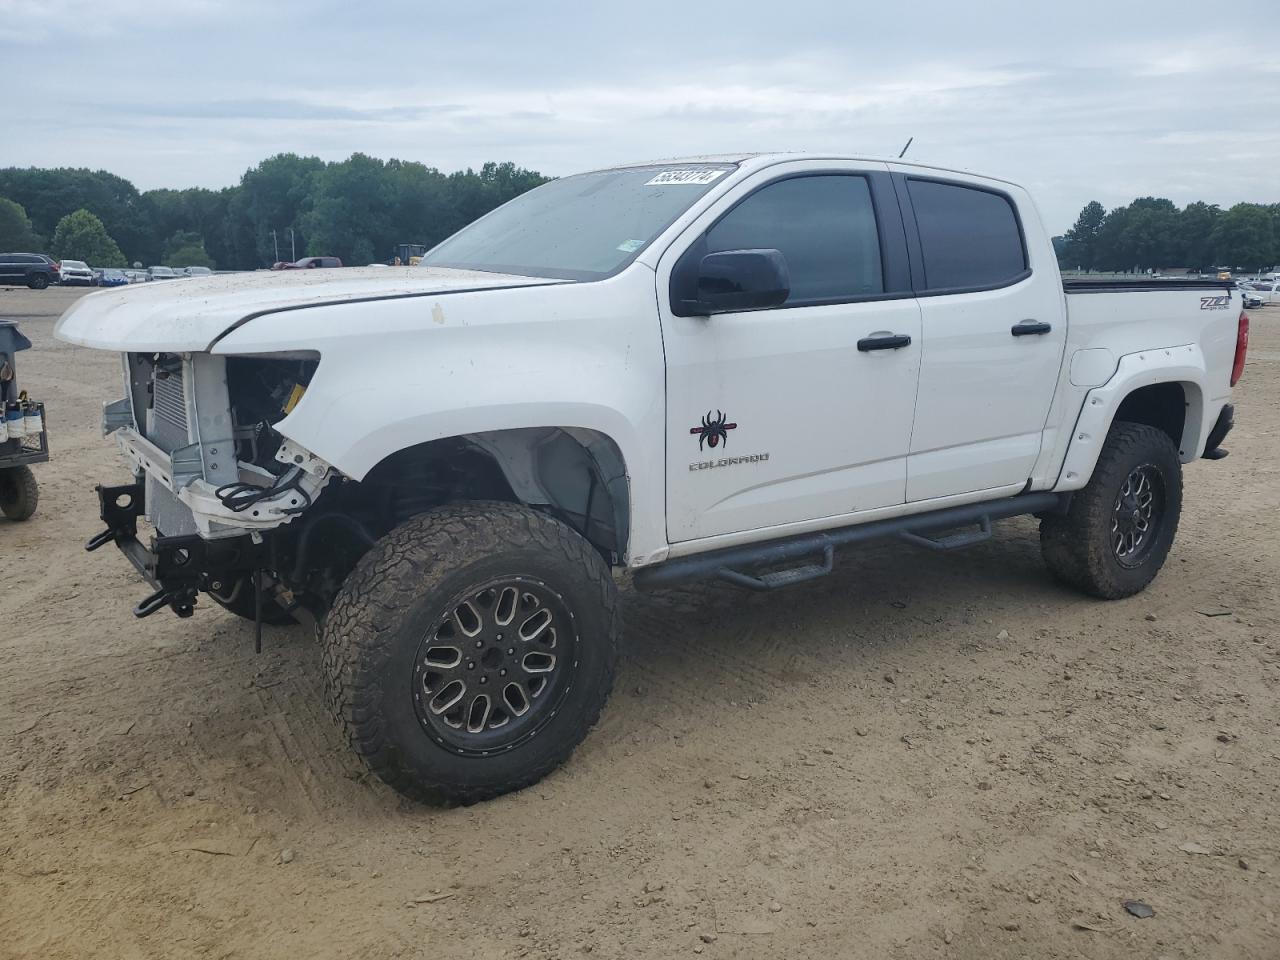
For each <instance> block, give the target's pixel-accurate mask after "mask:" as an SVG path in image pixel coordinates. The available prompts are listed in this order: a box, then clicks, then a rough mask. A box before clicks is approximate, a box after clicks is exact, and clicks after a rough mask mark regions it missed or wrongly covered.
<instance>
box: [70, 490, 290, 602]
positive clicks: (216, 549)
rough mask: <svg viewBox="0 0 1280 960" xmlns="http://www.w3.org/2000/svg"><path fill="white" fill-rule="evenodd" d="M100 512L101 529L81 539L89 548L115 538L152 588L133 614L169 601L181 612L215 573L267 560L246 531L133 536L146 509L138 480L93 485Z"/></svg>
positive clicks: (248, 568)
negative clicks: (221, 535) (213, 536)
mask: <svg viewBox="0 0 1280 960" xmlns="http://www.w3.org/2000/svg"><path fill="white" fill-rule="evenodd" d="M96 489H97V493H98V505H99V512H100V514H101V517H102V521H103V523H105V524H106V529H105V530H103V531H102V532H101V533H99V534H98V535H97V536H95V537H93V538H92V539H91V540H89V542H88V543H86V544H85V549H86V550H89V551H93V550H97V549H98V548H99V547H104V546H106V545H107V544H109V543H114V544H115V545H116V547H117V548H118V549H119V550H120V552H121V553H123V554H124V555H125V557H126V558H128V560H129V562H130V563H131V564H133V567H134V569H135V570H137V571H138V573H140V574H141V575H142V577H143V579H145V580H146V581H147V583H149V584H150V585H151V586H152V587H153V588H154V591H155V592H154V593H152V594H151V595H150V596H148V597H147V598H146V599H144V600H143V601H142V602H140V603H139V604H138V605H137V606H136V607H134V608H133V615H134V616H135V617H147V616H150V615H151V614H153V613H155V612H156V611H157V610H160V609H162V608H164V607H166V606H167V607H168V608H169V609H171V610H172V611H173V612H174V613H176V614H177V615H178V616H180V617H189V616H191V615H192V613H193V612H194V611H195V605H196V597H197V595H198V594H199V592H200V591H201V590H203V589H206V588H207V586H208V584H209V583H210V582H211V581H212V580H214V579H217V578H218V577H223V578H225V579H227V580H231V579H232V578H234V577H239V576H244V575H246V574H251V573H253V572H254V571H256V570H260V569H261V568H262V567H263V566H264V565H265V563H266V557H265V555H264V551H265V546H264V545H263V544H259V543H254V542H253V538H252V537H251V536H249V535H247V534H246V535H244V536H240V537H233V538H225V539H220V540H205V539H204V538H202V537H199V536H178V537H166V536H164V535H158V536H155V537H152V538H151V543H150V545H147V544H144V543H143V542H142V541H141V540H139V539H138V518H139V517H141V516H143V515H144V512H145V510H146V490H145V487H144V486H143V484H142V483H130V484H125V485H123V486H113V487H107V486H103V485H101V484H99V485H98V487H97V488H96Z"/></svg>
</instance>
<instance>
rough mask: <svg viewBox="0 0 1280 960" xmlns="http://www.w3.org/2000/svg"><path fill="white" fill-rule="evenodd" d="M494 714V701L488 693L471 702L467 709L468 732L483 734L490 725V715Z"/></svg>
mask: <svg viewBox="0 0 1280 960" xmlns="http://www.w3.org/2000/svg"><path fill="white" fill-rule="evenodd" d="M492 712H493V701H492V700H490V699H489V695H488V694H487V693H482V694H480V695H479V696H478V697H476V698H475V699H474V700H472V701H471V706H470V707H469V708H468V709H467V732H468V733H483V732H484V729H485V727H487V726H488V725H489V714H490V713H492Z"/></svg>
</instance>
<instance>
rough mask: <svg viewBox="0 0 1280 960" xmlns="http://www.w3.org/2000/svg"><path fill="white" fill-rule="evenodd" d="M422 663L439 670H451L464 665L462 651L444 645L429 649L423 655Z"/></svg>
mask: <svg viewBox="0 0 1280 960" xmlns="http://www.w3.org/2000/svg"><path fill="white" fill-rule="evenodd" d="M422 662H423V663H424V664H425V665H427V666H429V667H433V668H435V669H437V670H450V669H452V668H453V667H456V666H458V665H460V664H461V663H462V651H461V650H460V649H458V648H457V647H450V646H444V645H440V646H433V647H427V652H426V653H424V654H423V655H422Z"/></svg>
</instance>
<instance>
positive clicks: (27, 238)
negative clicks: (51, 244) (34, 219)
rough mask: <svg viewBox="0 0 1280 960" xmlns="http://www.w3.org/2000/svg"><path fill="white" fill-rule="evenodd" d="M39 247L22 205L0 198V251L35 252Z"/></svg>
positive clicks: (37, 238) (39, 244)
mask: <svg viewBox="0 0 1280 960" xmlns="http://www.w3.org/2000/svg"><path fill="white" fill-rule="evenodd" d="M40 246H42V244H41V243H40V241H39V237H37V236H36V234H35V231H34V230H32V229H31V221H30V220H28V219H27V211H25V210H23V209H22V204H20V203H14V202H13V201H12V200H6V199H5V198H4V197H0V250H3V251H19V250H36V249H38V248H39V247H40Z"/></svg>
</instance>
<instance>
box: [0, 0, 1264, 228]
mask: <svg viewBox="0 0 1280 960" xmlns="http://www.w3.org/2000/svg"><path fill="white" fill-rule="evenodd" d="M28 6H32V5H30V4H26V3H15V2H14V0H0V24H4V23H12V22H15V19H20V17H16V16H15V13H14V12H15V11H16V10H17V8H19V7H24V8H25V7H28ZM1269 6H1270V4H1269V3H1265V2H1263V0H1245V2H1244V3H1243V4H1242V5H1238V6H1237V8H1235V10H1234V15H1235V16H1236V18H1237V19H1238V20H1239V22H1241V23H1248V22H1250V21H1253V20H1256V21H1259V22H1261V21H1262V20H1265V19H1267V17H1266V14H1267V13H1268V11H1269ZM39 8H40V10H41V11H42V12H41V15H40V17H39V18H38V19H39V22H41V23H42V24H45V25H46V27H44V28H42V29H48V30H57V31H58V32H57V34H56V36H55V35H54V34H52V33H48V34H45V35H43V36H42V37H41V36H37V35H36V34H35V33H27V34H25V35H23V36H21V37H20V38H18V39H20V40H21V41H22V42H19V43H15V42H12V40H13V38H12V37H10V38H9V39H10V42H9V43H8V44H7V45H5V38H4V36H3V35H0V83H5V84H6V85H7V86H9V87H11V88H12V87H16V88H17V89H18V90H19V92H21V93H23V94H24V95H27V96H37V95H38V98H39V100H40V102H41V103H42V104H43V105H44V108H45V109H44V112H43V113H42V114H40V115H38V116H32V117H27V118H24V120H23V121H22V124H21V127H20V131H21V132H20V136H14V129H15V128H14V127H13V126H12V125H10V126H9V128H8V129H6V130H5V131H3V132H2V133H0V165H4V164H9V163H20V164H39V165H75V166H90V167H103V168H107V169H110V170H113V171H114V172H117V173H119V174H121V175H123V176H126V177H129V178H130V179H133V180H134V181H135V182H136V183H137V184H138V185H139V186H140V187H143V188H149V187H155V186H185V185H202V186H221V185H224V184H227V183H232V182H234V181H235V180H236V179H237V178H238V177H239V175H240V174H241V173H242V172H243V171H244V170H245V169H246V168H247V167H249V166H250V165H252V164H253V163H255V162H257V161H258V160H261V159H263V158H264V157H266V156H268V155H270V154H271V153H274V152H278V151H285V150H288V151H294V152H299V153H315V154H318V155H320V156H323V157H325V158H327V159H337V158H340V157H343V156H346V155H347V154H349V153H351V152H353V151H356V150H360V151H363V152H366V153H371V154H374V155H378V156H384V157H389V156H398V157H402V158H405V159H414V160H421V161H423V162H426V163H428V164H431V165H434V166H438V167H441V168H443V169H454V168H457V167H463V166H468V165H473V166H474V165H478V164H480V163H483V162H484V161H486V160H490V159H510V160H514V161H515V162H517V163H520V164H522V165H525V166H529V167H532V168H535V169H540V170H543V171H544V172H547V173H553V174H563V173H569V172H573V171H574V170H580V169H584V168H589V167H594V166H600V165H604V164H608V163H612V162H622V161H629V160H636V159H648V158H652V157H658V156H671V155H673V154H680V153H706V152H722V151H738V150H744V149H746V150H753V149H766V150H767V149H784V150H824V151H840V152H849V153H860V154H868V153H871V154H881V155H884V154H896V153H897V151H898V149H899V148H900V147H901V146H902V144H903V143H905V141H906V140H907V138H908V137H910V136H914V137H915V138H916V142H915V144H914V145H913V146H912V148H911V154H910V156H911V157H912V159H917V160H921V161H926V162H936V163H939V164H941V165H946V166H953V167H955V166H959V167H967V168H970V169H977V170H982V171H986V172H990V173H994V174H997V175H1002V176H1008V177H1010V178H1011V179H1015V180H1020V181H1022V182H1024V183H1026V184H1027V185H1028V186H1029V187H1031V188H1032V189H1033V191H1035V192H1036V194H1037V196H1038V197H1039V199H1040V202H1041V207H1042V209H1043V210H1044V212H1045V214H1046V219H1047V221H1048V223H1049V225H1050V226H1051V228H1053V229H1055V230H1060V229H1063V228H1064V227H1065V226H1067V225H1068V224H1069V223H1070V221H1071V220H1072V219H1074V216H1075V213H1076V212H1077V211H1078V210H1079V207H1080V206H1081V205H1082V204H1083V203H1084V202H1085V201H1087V200H1089V199H1093V198H1096V199H1099V200H1101V201H1102V202H1103V203H1104V204H1107V205H1114V204H1116V203H1121V202H1124V201H1127V200H1128V199H1130V198H1132V197H1133V196H1134V195H1137V194H1152V193H1154V194H1158V195H1166V196H1170V197H1171V199H1174V200H1175V201H1176V202H1179V203H1184V202H1187V201H1189V200H1191V199H1197V198H1203V199H1206V200H1209V201H1211V202H1219V203H1230V202H1235V201H1237V200H1241V199H1259V200H1263V199H1266V200H1274V199H1280V196H1277V195H1276V194H1278V193H1280V190H1277V188H1276V186H1275V184H1274V177H1273V173H1272V171H1273V168H1274V163H1275V158H1276V156H1277V150H1276V147H1277V143H1276V138H1275V137H1273V136H1271V135H1270V134H1269V133H1268V131H1269V130H1270V129H1271V128H1270V127H1267V126H1265V125H1260V124H1259V121H1258V118H1259V117H1265V116H1270V114H1271V112H1272V111H1273V110H1274V104H1275V95H1276V94H1277V93H1280V85H1278V84H1277V79H1276V77H1277V69H1278V68H1277V67H1276V64H1275V60H1274V50H1273V48H1272V46H1271V45H1270V44H1267V43H1264V42H1263V41H1262V40H1261V39H1260V37H1261V35H1262V32H1259V31H1256V30H1245V31H1234V30H1233V31H1220V32H1217V33H1214V32H1211V31H1206V29H1205V26H1204V18H1203V17H1202V16H1201V15H1200V13H1199V12H1198V11H1199V8H1198V7H1197V6H1196V5H1195V3H1194V2H1192V0H1169V2H1167V3H1165V4H1164V5H1163V6H1162V9H1161V15H1160V17H1159V18H1158V19H1156V18H1152V17H1151V16H1149V14H1148V13H1147V12H1146V11H1143V10H1137V9H1130V8H1129V7H1127V6H1124V5H1116V4H1114V3H1107V2H1104V0H1078V2H1077V3H1076V4H1074V5H1073V6H1072V7H1071V9H1070V10H1066V9H1062V10H1058V9H1056V8H1054V9H1050V8H1044V9H1041V8H1039V7H1028V6H1027V5H1025V4H1024V3H1020V2H1016V0H988V3H987V4H986V7H985V9H986V10H987V15H986V16H985V17H982V18H974V17H973V16H971V15H970V13H969V12H968V11H967V9H966V8H963V7H962V6H960V5H955V4H952V3H950V2H945V3H944V2H941V0H936V2H924V0H915V2H912V0H907V2H906V3H903V4H897V5H894V6H892V7H868V6H865V5H848V6H846V5H839V4H834V3H830V2H822V0H792V2H790V3H789V4H787V5H786V6H785V8H778V7H777V6H776V4H768V5H765V4H763V3H761V2H759V0H737V2H734V3H720V2H715V0H712V2H706V0H704V2H703V3H700V4H696V5H689V4H687V3H675V2H671V0H650V2H649V3H648V4H646V5H644V6H641V7H638V6H634V5H581V4H574V5H573V6H572V9H570V8H569V7H567V6H566V7H562V6H561V5H558V4H555V3H551V4H548V5H538V6H530V5H521V4H516V3H514V2H511V3H506V2H502V0H494V2H493V3H492V4H490V5H486V6H483V7H481V6H474V7H456V8H451V9H450V11H449V13H448V15H447V16H446V15H445V14H443V13H441V12H439V10H438V9H437V8H434V7H431V6H427V5H422V4H410V3H397V2H395V0H385V2H384V3H382V4H380V5H379V6H378V8H377V15H376V16H371V15H370V13H369V10H367V9H364V8H355V7H353V6H352V5H350V4H349V3H343V2H339V0H308V2H306V3H300V2H280V3H276V4H256V5H251V4H248V3H247V2H244V0H236V2H226V0H218V2H215V0H197V2H194V3H181V2H177V0H173V2H163V3H162V2H159V0H155V2H152V0H134V2H127V0H96V2H95V0H49V2H46V3H40V4H39ZM60 24H67V26H66V27H63V26H60ZM84 24H87V25H89V26H88V27H83V29H85V30H86V31H87V32H85V33H83V34H81V33H80V32H79V31H80V30H81V29H82V26H83V25H84ZM112 30H113V31H114V32H113V33H111V34H110V35H109V36H107V35H105V34H106V32H107V31H112Z"/></svg>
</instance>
